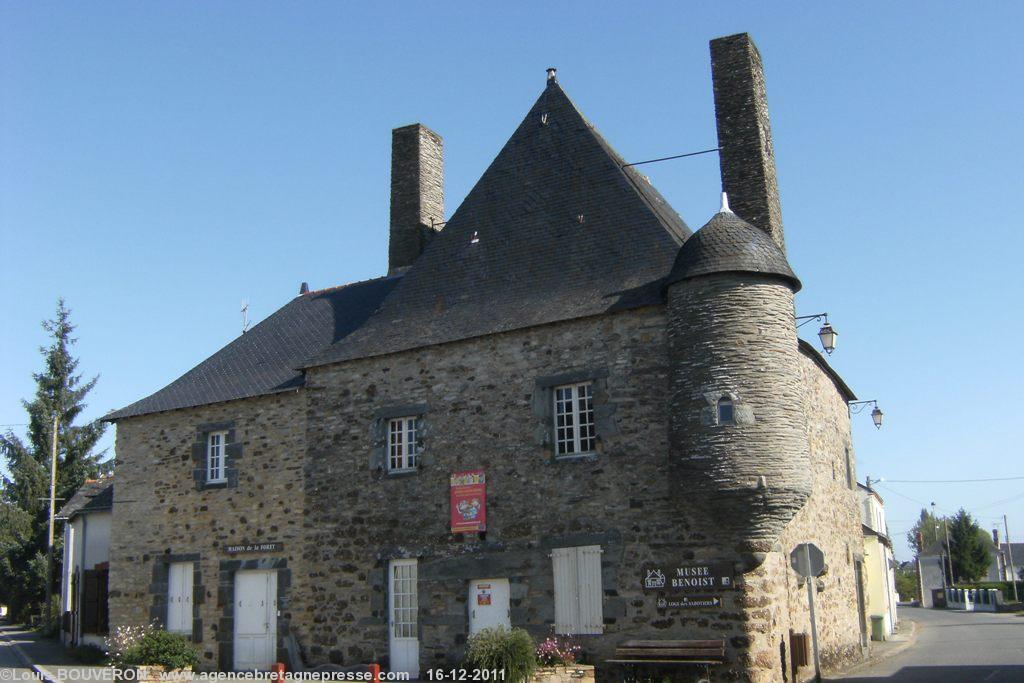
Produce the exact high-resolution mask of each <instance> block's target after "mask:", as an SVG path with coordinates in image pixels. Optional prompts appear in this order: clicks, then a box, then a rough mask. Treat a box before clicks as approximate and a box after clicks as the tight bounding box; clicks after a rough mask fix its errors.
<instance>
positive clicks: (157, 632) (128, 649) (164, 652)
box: [107, 625, 199, 671]
mask: <svg viewBox="0 0 1024 683" xmlns="http://www.w3.org/2000/svg"><path fill="white" fill-rule="evenodd" d="M107 645H108V647H109V651H108V653H107V654H108V655H109V656H110V662H111V664H113V665H114V666H116V667H118V668H128V667H133V666H145V667H149V666H153V667H156V666H158V667H163V668H164V669H165V670H167V671H178V670H182V669H191V668H192V667H194V666H195V665H196V664H198V663H199V651H198V650H197V649H196V647H195V645H193V644H192V642H191V641H190V640H189V639H188V638H187V637H186V636H183V635H181V634H179V633H171V632H169V631H164V630H162V629H157V628H154V627H152V626H148V625H147V626H134V627H133V626H127V627H122V628H118V629H117V631H115V633H114V636H113V637H112V638H110V640H108V642H107Z"/></svg>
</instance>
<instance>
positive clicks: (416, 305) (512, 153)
mask: <svg viewBox="0 0 1024 683" xmlns="http://www.w3.org/2000/svg"><path fill="white" fill-rule="evenodd" d="M623 165H624V161H623V159H622V158H621V157H620V156H619V155H618V154H616V153H615V151H614V150H612V149H611V147H610V146H609V145H608V143H607V142H605V141H604V139H603V138H602V137H601V136H600V134H598V132H597V131H596V130H595V129H594V127H593V126H592V125H591V124H590V123H588V122H587V120H586V119H585V118H584V117H583V115H582V114H581V113H580V112H579V110H578V109H577V108H576V106H575V105H574V104H573V103H572V101H571V100H570V99H569V98H568V96H567V95H566V94H565V92H564V91H563V90H562V88H561V87H560V86H559V85H558V83H557V81H555V80H554V79H551V80H549V81H548V84H547V87H546V88H545V89H544V92H543V93H542V94H541V96H540V97H539V98H538V100H537V101H536V103H535V104H534V105H533V107H532V108H531V109H530V112H529V113H528V114H527V115H526V118H525V119H523V122H522V123H521V124H520V125H519V127H518V128H517V129H516V131H515V133H513V135H512V137H511V138H510V139H509V140H508V142H507V143H506V144H505V146H504V147H503V148H502V150H501V151H500V152H499V153H498V156H497V157H496V158H495V159H494V161H493V162H492V163H491V165H490V167H488V169H487V170H486V171H485V172H484V174H483V176H481V178H480V180H479V181H478V182H477V184H476V186H475V187H474V188H473V189H472V190H471V191H470V193H469V194H468V195H467V196H466V199H465V201H463V203H462V205H461V206H460V207H459V208H458V210H457V211H456V212H455V214H454V215H453V216H452V217H451V219H450V220H449V221H448V223H447V224H446V225H445V227H444V229H443V230H442V231H441V232H440V233H438V235H437V236H436V237H434V239H433V240H432V241H431V243H430V245H429V246H428V247H427V249H426V250H425V252H424V253H423V254H422V255H421V256H420V258H419V260H417V261H416V263H415V264H414V265H413V266H412V268H411V269H410V270H409V271H408V272H407V273H406V275H405V277H404V278H403V279H402V281H401V282H400V283H399V284H398V285H397V286H396V287H395V290H394V291H393V292H392V293H391V294H390V295H389V296H388V298H387V299H386V300H385V301H384V303H383V305H382V306H381V308H380V310H379V311H378V312H377V313H376V314H374V315H373V316H372V317H371V318H370V319H369V320H367V321H366V324H364V325H363V326H362V327H361V328H360V329H358V330H356V331H355V332H353V333H352V334H350V335H348V336H347V337H345V338H343V339H342V340H340V341H339V342H337V343H336V344H334V345H332V346H331V347H330V348H329V349H327V350H326V351H324V352H323V353H321V354H318V355H317V356H315V357H314V358H312V360H310V361H309V363H308V364H307V366H314V365H320V364H326V363H333V362H338V361H344V360H350V359H353V358H360V357H366V356H374V355H380V354H386V353H393V352H397V351H402V350H406V349H410V348H415V347H421V346H428V345H433V344H441V343H445V342H451V341H455V340H460V339H467V338H471V337H478V336H482V335H488V334H494V333H498V332H504V331H508V330H514V329H520V328H525V327H531V326H535V325H541V324H545V323H551V322H555V321H560V320H568V319H572V318H578V317H582V316H589V315H595V314H600V313H605V312H609V311H613V310H619V309H623V308H630V307H636V306H643V305H646V304H650V303H658V302H660V301H662V294H661V286H660V285H661V283H660V281H661V278H662V277H663V276H664V275H665V274H666V273H668V271H669V269H670V267H671V265H672V262H673V259H674V258H675V255H676V252H677V251H678V250H679V246H680V245H681V244H682V243H683V241H684V240H686V238H687V237H689V236H690V234H691V232H690V229H689V228H688V227H687V226H686V223H684V222H683V220H682V219H681V218H680V217H679V215H678V214H677V213H676V212H675V211H674V210H673V209H672V208H671V207H670V206H669V205H668V202H666V201H665V199H664V198H663V197H662V196H661V195H660V194H659V193H658V191H657V190H655V189H654V187H653V186H651V184H650V182H648V181H647V179H646V178H644V177H643V176H642V175H640V174H639V173H637V172H636V171H634V170H633V169H632V168H625V169H624V168H623ZM580 217H582V218H580ZM474 240H475V241H474Z"/></svg>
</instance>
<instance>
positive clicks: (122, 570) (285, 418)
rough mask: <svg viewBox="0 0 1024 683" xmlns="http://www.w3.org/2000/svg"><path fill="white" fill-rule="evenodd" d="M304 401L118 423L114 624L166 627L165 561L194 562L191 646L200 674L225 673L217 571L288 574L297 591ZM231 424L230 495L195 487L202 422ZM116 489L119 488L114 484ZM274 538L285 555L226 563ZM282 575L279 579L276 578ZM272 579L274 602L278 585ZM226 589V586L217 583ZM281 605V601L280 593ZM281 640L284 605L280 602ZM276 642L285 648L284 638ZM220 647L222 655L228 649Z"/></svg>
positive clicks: (277, 399)
mask: <svg viewBox="0 0 1024 683" xmlns="http://www.w3.org/2000/svg"><path fill="white" fill-rule="evenodd" d="M303 405H304V396H303V395H302V394H299V393H296V392H289V393H286V394H278V395H274V396H266V397H259V398H252V399H246V400H241V401H229V402H225V403H219V404H214V405H210V406H204V407H200V408H188V409H184V410H174V411H169V412H165V413H156V414H152V415H145V416H141V417H135V418H130V419H125V420H121V421H119V422H118V425H117V454H118V457H117V476H118V484H119V488H118V490H116V491H115V493H114V510H115V514H114V517H113V527H112V533H111V541H110V544H111V547H110V558H111V559H110V587H111V589H110V612H111V615H110V619H111V626H112V628H113V627H117V626H124V625H130V624H144V623H150V622H152V621H153V620H154V619H155V620H157V622H158V623H161V624H162V623H163V620H164V619H166V595H167V588H168V587H167V584H166V580H167V579H166V564H167V563H168V562H175V561H190V562H194V565H195V572H194V574H193V576H194V586H193V594H194V600H193V606H194V612H195V615H194V616H195V621H196V626H197V627H198V628H195V629H194V634H193V639H194V640H196V641H197V643H198V645H199V647H200V649H201V651H202V655H201V656H202V659H201V663H200V667H201V668H202V669H207V670H209V669H217V668H221V669H225V668H226V669H228V670H230V668H231V663H230V658H229V657H228V658H227V659H225V658H224V657H225V656H226V655H225V649H226V648H227V650H229V649H230V637H231V631H230V628H225V627H228V626H230V624H231V619H230V617H231V612H230V609H231V600H230V598H229V597H228V596H227V595H226V593H225V590H224V589H225V587H228V588H230V586H231V578H230V577H225V576H224V575H223V568H222V564H223V563H224V562H231V561H234V560H238V561H249V560H257V559H259V560H262V561H263V562H265V563H266V562H270V563H271V564H273V565H275V566H276V565H277V564H281V563H282V562H283V563H284V564H283V565H281V566H287V567H288V568H289V569H290V570H291V571H293V572H294V573H295V576H296V577H297V578H296V581H295V582H294V585H293V586H292V587H291V588H290V590H289V592H290V593H294V592H300V591H302V590H303V588H302V578H303V577H304V575H305V574H304V572H301V571H295V570H296V569H297V568H298V567H300V566H301V553H302V538H303V531H302V518H303V512H304V509H305V495H304V493H303V486H302V468H303V457H304V454H305V436H306V435H305V419H304V410H303ZM224 423H231V424H233V425H234V426H233V430H234V432H235V439H236V441H235V442H234V443H235V444H236V445H237V448H232V447H230V446H229V458H231V457H232V456H231V453H232V452H238V453H241V455H239V456H238V457H236V458H233V463H232V467H233V468H234V469H235V471H236V476H237V480H236V482H235V484H234V485H233V486H231V487H220V488H203V487H197V485H196V481H195V478H194V474H193V471H194V469H195V467H196V463H195V460H194V459H193V446H194V444H195V442H196V440H197V438H196V435H197V430H200V429H201V428H202V427H203V426H204V425H212V426H220V425H223V424H224ZM121 482H123V486H122V485H121ZM257 541H260V542H268V541H276V542H279V543H281V544H282V552H279V553H271V554H269V555H266V556H248V555H243V556H238V557H234V556H231V555H228V554H226V553H225V552H224V551H223V548H224V546H225V545H231V544H239V543H254V542H257ZM246 568H257V566H255V565H253V566H252V567H246ZM279 574H280V573H279ZM281 580H282V579H281V577H280V575H279V578H278V585H279V593H281V592H283V591H281V590H280V588H281ZM225 582H226V585H225ZM285 597H286V598H287V596H285ZM281 603H282V604H280V605H279V607H280V608H281V617H279V619H278V622H279V623H278V625H279V633H280V632H283V631H287V630H288V628H289V627H288V622H289V618H290V607H289V605H288V604H287V599H285V600H283V601H281ZM281 642H283V640H282V641H281ZM225 645H226V648H225Z"/></svg>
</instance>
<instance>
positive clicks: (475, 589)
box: [469, 579, 512, 636]
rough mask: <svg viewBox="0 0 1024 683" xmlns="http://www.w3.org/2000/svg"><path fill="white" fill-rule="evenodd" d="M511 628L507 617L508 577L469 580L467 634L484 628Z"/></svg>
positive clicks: (510, 621)
mask: <svg viewBox="0 0 1024 683" xmlns="http://www.w3.org/2000/svg"><path fill="white" fill-rule="evenodd" d="M498 627H504V628H506V629H510V628H512V620H511V618H510V617H509V585H508V579H477V580H475V581H470V582H469V635H471V636H472V635H476V634H477V633H479V632H480V631H483V630H484V629H485V628H498Z"/></svg>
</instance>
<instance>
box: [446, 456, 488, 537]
mask: <svg viewBox="0 0 1024 683" xmlns="http://www.w3.org/2000/svg"><path fill="white" fill-rule="evenodd" d="M450 491H451V493H450V499H451V505H452V511H451V523H452V533H453V534H462V533H466V532H467V531H469V532H473V531H486V530H487V479H486V477H485V476H484V471H483V470H472V471H470V472H453V473H452V476H451V488H450Z"/></svg>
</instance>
